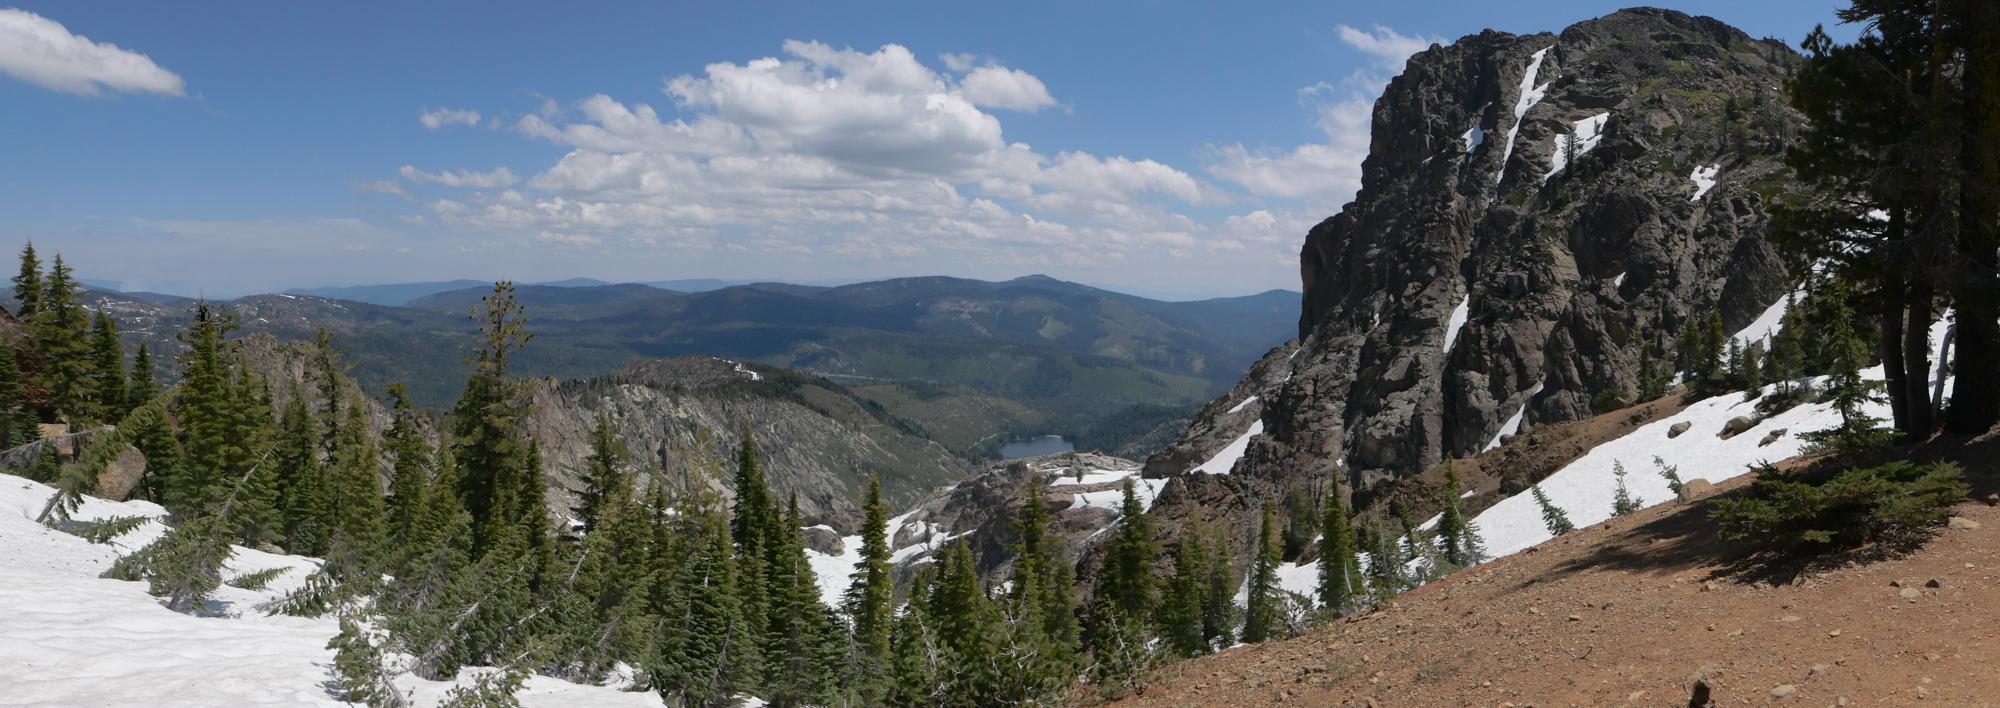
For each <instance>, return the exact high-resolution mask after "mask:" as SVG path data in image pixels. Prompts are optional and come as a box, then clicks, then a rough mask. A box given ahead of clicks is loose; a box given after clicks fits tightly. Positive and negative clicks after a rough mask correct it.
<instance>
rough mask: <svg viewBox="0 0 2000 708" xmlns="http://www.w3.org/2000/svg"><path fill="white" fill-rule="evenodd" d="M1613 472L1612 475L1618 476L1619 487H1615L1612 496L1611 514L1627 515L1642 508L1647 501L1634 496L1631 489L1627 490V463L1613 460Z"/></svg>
mask: <svg viewBox="0 0 2000 708" xmlns="http://www.w3.org/2000/svg"><path fill="white" fill-rule="evenodd" d="M1611 474H1612V476H1614V477H1617V478H1618V486H1617V489H1615V490H1614V491H1613V492H1612V497H1611V515H1612V516H1624V515H1626V514H1630V513H1632V512H1635V511H1638V510H1639V509H1640V507H1643V506H1645V502H1644V501H1642V500H1640V499H1639V498H1637V497H1634V496H1632V493H1631V492H1630V491H1627V490H1626V489H1625V463H1624V462H1620V461H1616V460H1614V461H1612V463H1611Z"/></svg>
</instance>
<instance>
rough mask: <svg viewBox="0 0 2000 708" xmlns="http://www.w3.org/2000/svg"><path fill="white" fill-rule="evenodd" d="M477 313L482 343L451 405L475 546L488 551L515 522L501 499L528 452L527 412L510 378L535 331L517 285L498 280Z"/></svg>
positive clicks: (461, 487) (455, 446) (463, 492)
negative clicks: (523, 432) (523, 431)
mask: <svg viewBox="0 0 2000 708" xmlns="http://www.w3.org/2000/svg"><path fill="white" fill-rule="evenodd" d="M480 303H481V306H480V308H479V310H478V311H477V312H475V313H474V314H473V318H474V319H475V320H476V321H478V322H479V332H480V343H479V347H478V350H477V352H476V353H475V354H474V355H473V357H472V359H471V361H470V362H469V363H471V365H472V373H471V374H470V375H468V376H467V377H466V381H465V391H464V393H462V394H461V395H460V396H459V399H458V403H457V405H456V406H455V407H454V408H453V409H452V445H451V447H452V458H453V459H454V460H456V461H457V463H458V467H459V471H460V473H461V476H460V478H459V496H460V497H461V498H463V499H464V501H465V509H466V511H467V512H468V513H470V514H471V515H472V520H473V526H472V528H473V548H474V549H475V552H483V551H484V549H485V547H486V545H487V543H488V542H489V541H490V540H491V537H492V536H494V535H495V534H497V533H498V529H499V528H500V527H501V526H503V525H505V524H506V523H507V522H509V521H512V518H511V516H510V515H511V512H512V511H513V510H512V509H511V508H509V501H510V500H505V499H497V498H496V497H497V496H504V494H505V492H506V491H507V489H506V487H507V482H509V481H510V480H509V478H510V476H512V475H513V473H514V471H515V470H517V469H518V466H519V465H520V463H521V459H522V456H523V455H524V450H523V449H522V448H523V446H522V444H521V436H520V435H519V434H518V433H519V431H518V428H519V421H520V419H521V417H522V416H523V415H525V414H526V410H525V407H524V406H522V405H521V403H520V402H519V400H518V399H519V398H520V392H519V387H518V386H517V385H516V384H515V383H514V382H513V380H511V379H510V378H509V377H508V364H509V361H510V359H511V358H512V357H513V355H514V353H515V352H517V351H519V350H520V348H521V347H522V346H523V345H525V344H527V343H528V341H529V340H530V339H532V338H533V335H532V334H530V333H529V332H528V331H527V328H526V321H525V319H524V317H523V314H522V313H523V310H522V308H521V305H520V303H519V302H518V301H516V300H515V299H514V285H513V283H509V282H506V281H501V282H498V283H494V284H493V292H492V293H491V294H489V295H487V296H485V297H484V298H482V299H481V300H480Z"/></svg>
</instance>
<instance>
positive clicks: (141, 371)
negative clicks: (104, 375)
mask: <svg viewBox="0 0 2000 708" xmlns="http://www.w3.org/2000/svg"><path fill="white" fill-rule="evenodd" d="M159 397H160V384H159V382H158V381H155V380H154V379H153V355H152V353H151V352H148V351H146V343H145V342H140V343H139V351H138V352H137V353H135V354H133V355H132V377H131V383H130V384H129V385H127V386H126V387H125V410H127V411H129V410H132V409H134V408H138V407H139V406H143V405H146V403H147V402H149V401H152V400H153V399H155V398H159ZM149 462H150V457H149Z"/></svg>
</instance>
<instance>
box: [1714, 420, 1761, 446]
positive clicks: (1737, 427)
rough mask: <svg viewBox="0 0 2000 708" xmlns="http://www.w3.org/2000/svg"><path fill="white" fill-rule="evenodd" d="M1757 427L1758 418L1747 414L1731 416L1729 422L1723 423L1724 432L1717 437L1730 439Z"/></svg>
mask: <svg viewBox="0 0 2000 708" xmlns="http://www.w3.org/2000/svg"><path fill="white" fill-rule="evenodd" d="M1755 427H1757V419H1756V418H1752V417H1750V416H1747V415H1739V416H1736V417H1734V418H1730V419H1729V422H1727V423H1723V424H1722V433H1721V434H1719V435H1717V436H1716V437H1719V438H1722V439H1724V440H1728V439H1730V438H1733V437H1736V436H1737V435H1738V434H1740V433H1742V432H1743V431H1745V430H1749V429H1751V428H1755Z"/></svg>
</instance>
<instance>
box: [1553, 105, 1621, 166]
mask: <svg viewBox="0 0 2000 708" xmlns="http://www.w3.org/2000/svg"><path fill="white" fill-rule="evenodd" d="M1610 121H1611V114H1610V113H1599V114H1597V115H1594V116H1591V117H1589V118H1585V119H1583V120H1580V121H1576V122H1574V123H1571V124H1570V132H1569V135H1558V136H1556V138H1555V143H1556V144H1555V149H1554V150H1553V151H1552V152H1550V153H1549V171H1548V173H1547V174H1544V175H1542V181H1543V182H1547V181H1549V178H1550V177H1554V176H1556V173H1557V172H1561V171H1562V170H1563V168H1564V167H1568V166H1569V163H1571V162H1574V161H1575V160H1576V159H1577V158H1579V157H1583V156H1584V155H1585V154H1586V153H1589V152H1590V151H1592V150H1595V149H1597V144H1598V143H1601V142H1604V124H1605V123H1608V122H1610ZM1570 135H1574V136H1576V154H1575V155H1571V154H1569V151H1570V143H1569V137H1570Z"/></svg>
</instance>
